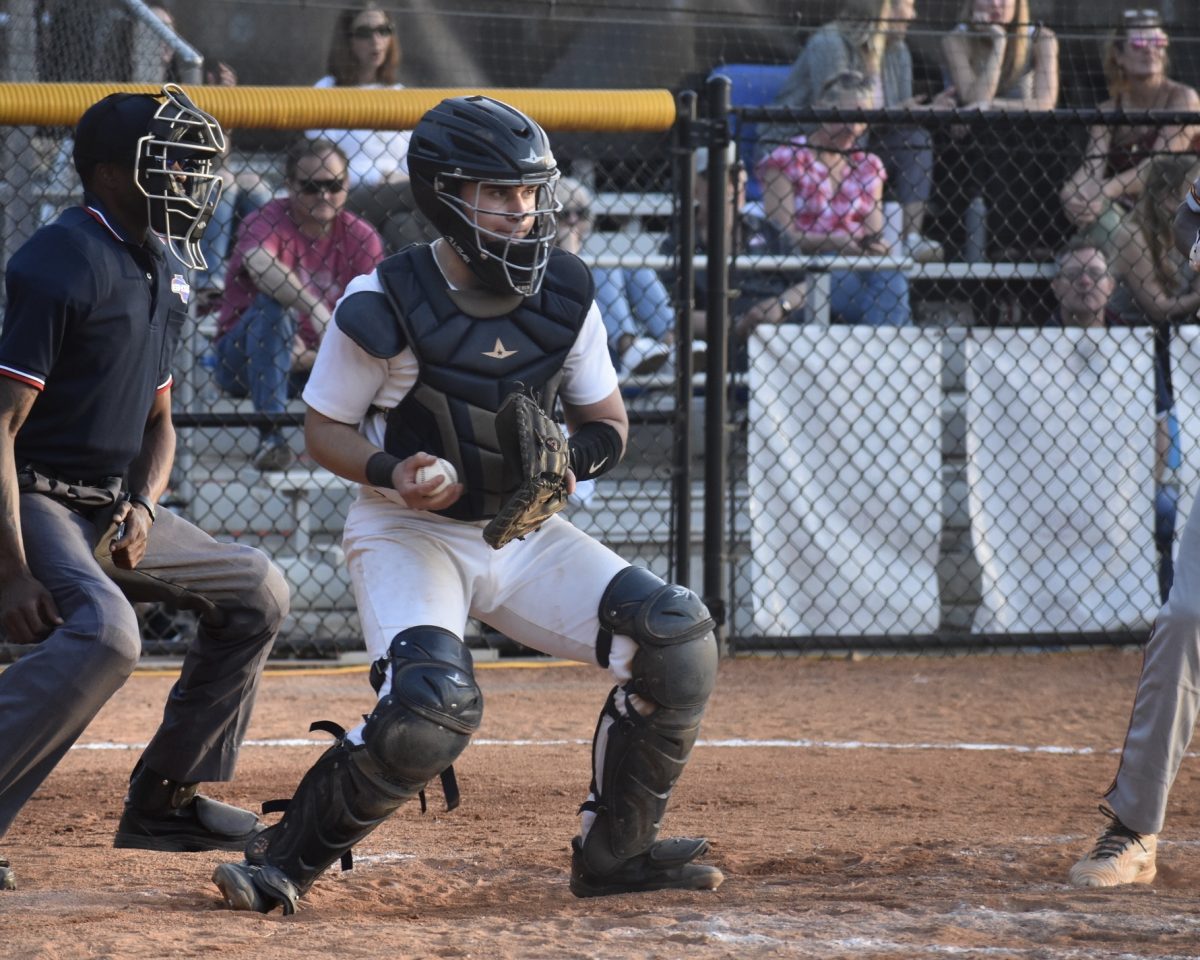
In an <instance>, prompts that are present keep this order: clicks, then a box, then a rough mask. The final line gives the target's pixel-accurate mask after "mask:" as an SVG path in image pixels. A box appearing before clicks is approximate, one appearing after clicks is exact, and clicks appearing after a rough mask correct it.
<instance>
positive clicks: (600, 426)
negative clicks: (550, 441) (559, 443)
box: [567, 420, 621, 480]
mask: <svg viewBox="0 0 1200 960" xmlns="http://www.w3.org/2000/svg"><path fill="white" fill-rule="evenodd" d="M567 449H568V451H570V454H571V471H572V472H573V473H574V474H575V479H576V480H591V479H592V478H593V477H598V476H600V475H601V474H604V473H608V471H609V470H611V469H612V468H613V467H615V466H616V465H617V464H618V463H620V461H621V434H619V433H618V432H617V428H616V427H614V426H613V425H612V424H611V423H606V422H605V421H603V420H592V421H590V422H589V423H585V424H584V425H583V426H582V427H580V428H579V429H578V430H576V431H575V432H574V433H572V434H571V438H570V439H569V440H568V441H567Z"/></svg>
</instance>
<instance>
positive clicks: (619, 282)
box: [555, 177, 704, 377]
mask: <svg viewBox="0 0 1200 960" xmlns="http://www.w3.org/2000/svg"><path fill="white" fill-rule="evenodd" d="M555 195H556V198H557V199H558V201H559V203H560V204H561V205H562V209H561V210H560V211H559V214H558V246H559V247H561V248H562V249H563V250H566V251H567V252H568V253H574V254H576V255H578V254H579V253H580V252H581V251H582V249H583V244H584V241H585V240H587V238H588V235H589V234H590V233H591V229H592V205H593V203H594V201H595V197H594V195H593V194H592V191H591V190H589V189H588V187H587V186H586V185H585V184H583V183H581V182H580V181H578V180H575V179H574V178H572V177H562V178H560V179H559V181H558V189H557V190H556V192H555ZM592 277H593V278H594V279H595V281H596V306H598V307H599V308H600V315H601V316H602V317H603V318H604V327H605V329H606V330H607V331H608V348H609V352H610V353H611V354H612V357H613V363H614V364H615V365H616V367H617V373H618V374H620V375H621V376H622V377H640V376H647V375H649V374H652V373H658V372H660V371H662V370H664V369H665V368H668V367H669V366H670V365H671V361H672V359H673V358H674V349H673V347H674V343H675V307H674V305H673V304H672V303H671V294H670V293H668V292H667V288H666V287H664V286H663V282H662V280H660V279H659V277H658V274H657V273H655V271H654V270H652V269H651V268H649V267H592ZM703 355H704V344H703V342H701V341H696V342H694V343H693V359H692V362H693V366H695V365H697V364H699V363H701V362H702V360H703Z"/></svg>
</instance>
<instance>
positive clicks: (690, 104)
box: [671, 90, 696, 587]
mask: <svg viewBox="0 0 1200 960" xmlns="http://www.w3.org/2000/svg"><path fill="white" fill-rule="evenodd" d="M677 102H678V105H679V116H678V119H677V120H676V121H675V127H674V130H673V131H672V133H673V138H672V145H671V149H672V159H673V161H674V180H675V237H676V240H677V245H676V248H675V255H676V258H677V261H676V262H677V270H676V271H675V303H676V309H677V313H676V324H675V327H676V330H677V332H678V338H677V339H678V343H677V344H676V347H677V350H676V356H677V357H678V361H677V363H678V366H677V369H678V370H679V371H680V376H679V377H678V380H677V383H676V401H675V405H676V410H677V412H678V416H677V417H676V420H675V448H674V462H675V471H674V476H673V477H672V480H671V483H672V488H673V495H672V497H671V501H672V504H673V506H674V518H673V523H672V526H673V527H674V529H673V530H672V539H673V542H674V547H675V560H674V571H673V573H672V579H673V580H674V581H675V583H678V584H680V585H682V586H685V587H686V586H688V585H689V584H690V582H691V561H692V557H691V553H692V404H693V402H694V401H693V398H692V373H693V370H692V335H693V331H692V308H693V305H694V303H695V294H694V289H695V280H696V267H695V264H694V263H693V261H692V253H693V251H694V250H695V249H696V207H695V204H694V203H693V202H692V196H693V193H694V192H695V186H696V165H695V162H694V156H695V149H694V145H693V142H692V138H693V136H694V135H695V123H696V93H695V91H693V90H685V91H683V92H682V93H681V94H680V95H679V98H678V101H677Z"/></svg>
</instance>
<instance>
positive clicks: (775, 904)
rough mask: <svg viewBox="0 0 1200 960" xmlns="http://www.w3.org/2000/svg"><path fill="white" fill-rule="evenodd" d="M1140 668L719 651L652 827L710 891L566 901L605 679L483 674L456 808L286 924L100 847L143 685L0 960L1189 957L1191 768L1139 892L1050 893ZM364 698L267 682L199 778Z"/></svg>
mask: <svg viewBox="0 0 1200 960" xmlns="http://www.w3.org/2000/svg"><path fill="white" fill-rule="evenodd" d="M1139 666H1140V655H1139V654H1137V653H1135V652H1122V651H1110V652H1100V653H1087V654H1056V655H1041V656H1025V657H1015V656H1003V657H1001V656H979V657H962V658H946V659H908V658H893V659H869V660H862V661H816V660H794V659H793V660H737V661H728V662H725V663H723V664H722V669H721V676H720V680H719V683H718V688H717V692H716V694H715V696H714V699H713V701H712V706H711V709H710V711H709V715H708V718H707V720H706V722H705V726H704V729H703V731H702V741H701V743H700V744H699V745H698V746H697V748H696V751H695V753H694V754H693V761H692V763H691V765H690V766H689V768H688V770H687V773H686V774H685V775H684V778H683V780H682V781H681V782H680V784H679V787H678V788H677V791H676V795H675V800H674V803H673V805H672V809H671V812H670V814H669V815H668V818H667V822H666V825H665V830H664V833H667V834H682V835H689V834H703V835H707V836H708V837H709V838H710V839H711V841H712V843H713V852H712V856H711V860H712V862H714V863H716V864H717V865H719V866H720V867H721V869H722V870H723V871H725V874H726V881H725V884H724V885H723V886H722V887H721V888H720V889H719V890H717V891H715V892H712V893H704V894H699V893H674V892H671V893H660V894H650V895H642V896H621V897H612V898H604V899H597V900H586V901H585V900H577V899H575V898H574V897H572V896H571V894H570V892H569V891H568V889H567V882H566V867H567V859H568V844H569V841H570V838H571V836H572V834H573V833H574V832H575V829H576V825H577V820H576V817H575V810H576V807H577V806H578V804H579V802H580V801H581V800H582V799H583V797H584V795H585V794H586V789H587V782H588V777H589V761H588V748H587V743H588V742H589V741H590V738H591V734H592V728H593V725H594V723H595V716H596V711H597V710H598V708H599V706H600V703H601V701H602V699H603V697H604V694H605V692H606V691H607V683H606V680H605V678H604V676H603V675H602V674H601V673H600V672H599V671H598V670H589V669H588V668H586V667H577V666H573V665H556V664H549V663H546V662H536V661H529V662H526V661H522V662H514V663H502V664H501V665H499V666H497V667H496V668H493V667H492V666H491V665H481V669H480V671H479V676H480V683H481V686H482V687H483V690H484V694H485V697H486V703H487V708H486V711H485V716H484V722H483V727H482V729H481V730H480V732H479V734H478V736H477V737H476V741H475V743H474V744H473V745H472V747H471V748H470V749H468V751H467V752H466V753H465V754H464V755H463V757H462V758H461V760H460V762H459V764H458V765H457V769H458V772H459V780H460V783H461V786H462V790H463V804H462V806H461V807H460V808H459V809H458V810H456V811H454V812H453V813H446V812H445V811H444V809H443V808H442V805H441V803H440V800H441V797H440V793H439V791H438V790H437V789H436V787H435V788H434V789H433V790H431V794H430V798H429V799H430V808H429V812H428V813H426V814H424V815H421V813H420V811H419V809H418V807H417V805H416V804H411V805H409V806H408V807H405V808H404V809H402V810H401V811H400V812H399V814H398V815H397V816H396V817H394V818H393V819H392V820H391V821H389V822H388V823H386V824H384V826H383V827H381V828H380V829H379V830H377V831H376V832H375V833H374V834H373V835H372V836H371V837H369V838H368V840H367V841H366V842H365V843H364V844H363V845H362V846H361V848H360V849H359V850H358V851H357V855H358V859H357V865H356V867H355V869H354V870H353V871H351V872H349V873H345V874H343V873H340V872H339V870H338V869H337V868H336V867H335V868H333V870H331V871H330V872H329V873H328V874H327V875H326V876H325V877H323V878H322V879H321V880H319V881H318V882H317V884H316V885H315V886H314V888H313V890H312V892H311V893H310V894H309V896H308V897H307V898H306V899H305V901H304V902H303V904H302V910H301V912H300V913H298V914H297V915H296V916H295V917H291V918H284V917H282V916H281V915H280V914H278V913H275V914H272V915H269V916H261V915H257V914H235V913H231V912H229V911H226V910H224V909H222V907H221V903H220V900H219V898H218V896H217V893H216V890H215V888H214V887H213V886H212V885H211V883H210V882H209V875H210V874H211V873H212V869H213V867H214V866H215V865H216V864H217V863H219V862H220V861H221V860H222V859H224V858H225V857H226V856H227V855H219V854H173V855H172V854H153V853H144V852H139V851H126V850H113V849H112V847H111V846H110V844H111V840H112V833H113V829H114V827H115V825H116V821H117V818H118V815H119V811H120V803H121V797H122V794H123V789H124V783H125V779H126V777H127V776H128V773H129V770H130V768H131V766H132V764H133V762H134V760H135V759H136V756H137V753H136V750H137V746H138V745H139V744H140V743H142V742H144V741H145V740H146V739H147V738H148V737H149V735H150V733H151V732H152V730H153V729H154V726H155V724H156V722H157V717H158V715H159V712H160V710H161V705H162V702H163V699H164V697H165V695H166V692H167V689H168V687H169V685H170V683H171V681H172V677H171V676H169V675H166V676H161V675H160V676H155V675H138V676H135V677H134V678H133V679H131V680H130V681H129V683H127V684H126V686H125V688H124V689H123V690H122V691H121V693H120V694H118V696H117V697H116V698H115V699H114V700H113V701H112V702H111V703H110V704H109V706H108V707H107V708H106V709H105V710H104V711H103V713H102V714H101V715H100V717H99V718H98V719H97V720H96V722H95V723H94V724H93V725H92V727H91V728H90V729H89V730H88V732H87V733H86V734H85V736H84V738H83V740H82V741H81V743H80V745H79V747H78V748H77V749H75V750H73V751H72V752H71V753H70V754H69V756H68V758H67V759H66V760H65V761H64V762H63V764H62V765H61V766H60V767H59V769H58V770H57V771H56V772H55V773H54V775H53V776H52V777H51V778H50V780H49V781H48V782H47V783H46V785H45V786H44V787H43V789H42V790H41V791H40V793H38V794H37V795H36V796H35V798H34V799H33V801H31V803H30V804H29V806H28V807H27V808H26V811H25V812H24V813H23V815H22V816H21V818H19V819H18V821H17V823H16V824H15V825H14V827H13V829H12V830H11V831H10V833H9V835H8V836H7V837H6V838H4V840H3V844H2V846H0V849H2V850H3V852H4V853H5V854H6V855H8V856H9V857H10V859H11V860H12V861H13V864H14V868H15V869H16V871H17V873H18V877H19V881H20V889H19V890H18V891H16V892H13V893H3V894H0V956H3V957H14V958H16V957H19V958H39V960H62V958H76V957H89V958H91V957H104V958H114V960H126V958H143V957H145V958H151V957H153V958H161V957H201V956H204V957H210V956H212V957H215V956H220V957H221V958H222V960H241V958H255V960H280V958H281V960H293V958H297V960H298V958H302V957H303V958H309V957H315V956H341V957H387V958H405V957H446V958H468V957H487V958H489V960H517V958H521V960H523V958H556V960H557V958H575V957H580V958H582V957H588V958H593V957H594V958H611V957H636V958H674V957H681V958H682V957H687V958H689V960H691V958H701V960H704V958H716V957H739V958H741V957H789V958H790V957H822V958H824V957H855V958H858V957H903V958H909V957H927V956H928V957H945V956H953V957H965V958H975V957H980V958H983V957H988V958H995V957H1030V958H1049V960H1058V958H1105V957H1172V958H1174V957H1197V956H1200V909H1198V904H1197V899H1198V898H1197V894H1198V892H1200V763H1197V761H1196V760H1195V759H1194V758H1192V759H1189V760H1188V761H1187V762H1186V763H1185V766H1184V769H1183V772H1182V773H1181V775H1180V778H1179V782H1178V783H1177V785H1176V789H1175V791H1174V794H1173V803H1172V807H1171V811H1170V820H1169V825H1168V832H1167V833H1166V834H1165V837H1164V840H1163V842H1162V844H1161V845H1160V847H1159V878H1158V880H1157V881H1156V882H1155V883H1154V884H1153V886H1150V887H1140V888H1137V889H1123V890H1119V891H1111V890H1110V891H1098V892H1081V891H1075V890H1072V889H1071V888H1069V887H1067V886H1066V885H1065V884H1064V883H1063V878H1064V876H1065V874H1066V870H1067V868H1068V867H1069V866H1070V864H1071V862H1072V861H1073V859H1074V858H1075V857H1076V856H1078V855H1079V854H1080V853H1081V852H1082V851H1083V849H1085V848H1086V847H1087V846H1088V844H1089V843H1090V842H1091V840H1092V838H1093V835H1094V833H1095V832H1096V831H1097V830H1098V829H1099V826H1100V823H1101V821H1100V817H1099V816H1098V814H1096V812H1095V804H1096V801H1097V794H1098V793H1099V792H1100V791H1101V790H1102V789H1103V788H1104V786H1105V785H1106V784H1107V782H1108V780H1109V779H1110V778H1111V775H1112V773H1113V771H1114V769H1115V766H1116V756H1115V753H1114V752H1113V748H1114V747H1116V746H1117V745H1119V743H1120V740H1121V737H1122V735H1123V733H1124V728H1125V722H1126V719H1127V716H1128V711H1129V704H1130V699H1131V697H1132V693H1133V687H1134V682H1135V680H1136V676H1137V672H1138V668H1139ZM372 700H373V698H372V696H371V694H370V688H369V687H368V685H367V682H366V676H365V673H364V672H362V671H360V670H347V671H340V672H339V671H336V670H333V671H306V672H301V671H296V670H270V675H269V677H268V678H267V679H266V681H265V682H264V687H263V691H262V695H261V697H260V699H259V705H258V709H257V712H256V715H255V719H254V723H253V726H252V729H251V734H250V736H251V738H252V741H253V742H252V743H250V744H248V745H247V747H246V749H245V750H244V752H243V754H242V761H241V766H240V770H239V774H238V778H237V780H236V781H235V782H234V783H232V784H221V785H217V786H216V787H215V788H214V789H212V790H210V791H209V792H211V793H212V794H213V795H215V796H219V797H220V798H221V799H225V800H229V801H232V802H237V803H243V804H246V805H254V804H257V803H258V802H261V801H262V800H264V799H268V798H273V797H280V796H286V795H288V794H289V793H290V791H291V788H292V787H293V786H294V785H295V782H296V780H297V779H298V778H299V776H300V774H301V773H302V772H303V770H304V769H306V768H307V766H308V764H309V763H310V762H311V761H312V760H313V759H314V758H315V757H316V756H317V754H318V753H319V752H320V750H321V749H322V747H321V746H320V745H319V743H318V740H319V738H320V735H314V734H309V733H307V726H308V722H309V720H312V719H321V718H329V719H334V720H337V721H339V722H341V723H343V724H346V725H350V724H352V723H353V722H354V720H355V718H356V717H357V716H358V715H359V714H360V713H361V712H363V711H364V710H366V709H368V708H369V706H370V704H371V702H372ZM289 739H290V740H292V741H293V744H292V745H288V744H286V743H284V742H282V741H285V740H289ZM297 739H298V740H300V741H301V742H300V743H299V744H295V743H294V741H295V740H297Z"/></svg>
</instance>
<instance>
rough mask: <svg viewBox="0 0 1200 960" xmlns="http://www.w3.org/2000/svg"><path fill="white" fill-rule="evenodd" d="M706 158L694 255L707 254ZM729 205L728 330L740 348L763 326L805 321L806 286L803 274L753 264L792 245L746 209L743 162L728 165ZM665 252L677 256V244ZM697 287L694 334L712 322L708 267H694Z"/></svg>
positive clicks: (701, 159)
mask: <svg viewBox="0 0 1200 960" xmlns="http://www.w3.org/2000/svg"><path fill="white" fill-rule="evenodd" d="M730 158H731V160H732V149H731V151H730ZM708 160H709V157H708V151H707V150H700V151H699V152H698V153H697V154H696V195H695V200H696V253H699V254H705V253H707V250H708V229H709V215H708V212H709V207H708V176H709V173H708ZM725 205H726V208H727V210H728V211H729V214H728V216H727V217H726V219H725V226H726V230H727V231H728V233H727V235H726V238H725V249H726V250H728V251H730V252H731V254H732V257H733V260H732V264H731V267H730V273H729V288H730V291H731V292H732V293H733V299H732V300H731V301H730V304H729V329H730V332H731V333H732V335H733V341H734V346H735V348H739V349H740V347H741V345H742V344H743V343H744V341H745V340H746V338H747V337H749V336H750V333H751V332H752V331H753V330H754V329H755V328H756V327H758V326H759V325H760V324H768V325H775V324H781V323H801V322H803V320H804V304H805V301H806V299H807V296H808V285H807V281H806V280H805V278H804V276H803V274H801V275H799V276H797V275H796V274H794V273H792V274H789V273H785V272H780V271H763V270H756V269H754V268H753V266H752V265H751V264H752V261H753V260H754V258H755V257H761V256H780V255H784V254H788V253H791V252H792V247H791V245H790V243H789V241H788V239H787V234H786V232H785V230H784V229H783V228H782V227H779V226H777V225H776V224H774V223H772V222H771V221H770V220H768V219H766V218H765V217H762V216H759V215H758V214H757V213H755V212H752V211H750V210H748V209H747V207H746V170H745V168H744V167H743V166H742V165H741V164H740V163H731V164H730V166H729V182H728V184H727V185H726V191H725ZM664 252H674V242H673V241H672V242H671V244H670V246H669V248H666V249H665V250H664ZM695 284H696V289H695V298H694V304H695V306H694V309H693V311H692V324H693V327H694V329H695V330H697V331H701V332H703V331H705V330H706V329H707V324H708V311H707V307H706V303H707V297H708V278H707V273H706V271H705V270H704V269H701V268H697V269H696V271H695Z"/></svg>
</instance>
